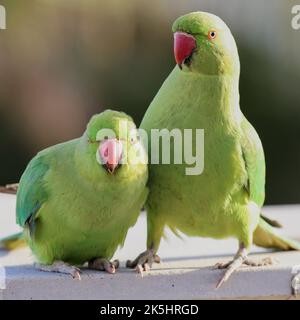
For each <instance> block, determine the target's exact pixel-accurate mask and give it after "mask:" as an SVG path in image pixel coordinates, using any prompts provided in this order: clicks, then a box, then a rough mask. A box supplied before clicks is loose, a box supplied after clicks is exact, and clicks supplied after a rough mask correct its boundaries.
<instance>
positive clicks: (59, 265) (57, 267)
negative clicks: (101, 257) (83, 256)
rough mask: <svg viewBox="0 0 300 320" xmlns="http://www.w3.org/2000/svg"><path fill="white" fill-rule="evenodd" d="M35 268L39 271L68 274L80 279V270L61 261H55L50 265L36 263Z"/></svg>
mask: <svg viewBox="0 0 300 320" xmlns="http://www.w3.org/2000/svg"><path fill="white" fill-rule="evenodd" d="M35 268H37V269H38V270H40V271H46V272H58V273H64V274H70V275H71V276H72V277H73V278H74V279H77V280H81V276H80V273H81V270H80V269H79V268H77V267H75V266H71V265H69V264H68V263H65V262H63V261H56V262H54V263H53V264H52V265H46V264H40V263H36V264H35Z"/></svg>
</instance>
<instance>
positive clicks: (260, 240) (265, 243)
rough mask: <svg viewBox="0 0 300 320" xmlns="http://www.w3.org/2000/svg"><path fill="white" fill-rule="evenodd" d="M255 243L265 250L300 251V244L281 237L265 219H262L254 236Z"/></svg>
mask: <svg viewBox="0 0 300 320" xmlns="http://www.w3.org/2000/svg"><path fill="white" fill-rule="evenodd" d="M253 242H254V244H256V245H257V246H260V247H264V248H274V249H281V250H300V242H298V241H296V240H292V239H289V238H287V237H284V236H282V235H279V234H278V233H277V232H276V230H275V229H274V228H273V227H272V226H271V225H270V224H268V223H267V222H266V221H265V220H264V218H260V220H259V224H258V227H257V228H256V230H255V231H254V234H253Z"/></svg>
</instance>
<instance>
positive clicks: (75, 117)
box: [0, 0, 300, 204]
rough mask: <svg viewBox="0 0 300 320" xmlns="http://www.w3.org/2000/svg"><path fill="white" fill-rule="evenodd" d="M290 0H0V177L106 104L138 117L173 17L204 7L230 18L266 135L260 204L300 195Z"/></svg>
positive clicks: (295, 42)
mask: <svg viewBox="0 0 300 320" xmlns="http://www.w3.org/2000/svg"><path fill="white" fill-rule="evenodd" d="M296 3H297V1H283V0H272V1H271V0H269V1H261V0H260V1H259V0H253V1H251V2H250V1H246V0H245V1H243V0H226V1H222V0H210V1H209V0H203V1H201V0H198V1H192V0H190V1H189V0H184V1H183V0H181V1H179V0H152V1H145V0H130V1H124V0H110V1H99V0H98V1H96V0H89V1H88V0H73V1H70V0H68V1H63V0H61V1H59V0H27V1H20V0H19V1H16V0H7V1H1V3H0V4H2V5H4V6H5V8H6V13H7V29H6V30H0V83H1V85H0V150H1V151H0V164H1V169H0V184H6V183H10V182H16V181H18V180H19V177H20V175H21V174H22V172H23V170H24V169H25V166H26V164H27V163H28V161H29V160H30V159H31V158H32V157H33V156H34V155H35V153H36V152H37V151H39V150H41V149H43V148H45V147H47V146H49V145H52V144H55V143H58V142H62V141H65V140H68V139H71V138H74V137H77V136H80V135H81V134H82V132H83V130H84V128H85V125H86V123H87V121H88V119H89V117H90V116H91V115H92V114H94V113H96V112H100V111H101V110H103V109H105V108H113V109H118V110H124V111H126V112H127V113H129V114H131V115H132V116H133V117H134V119H135V121H136V122H137V123H139V122H140V120H141V118H142V116H143V114H144V112H145V110H146V109H147V107H148V105H149V103H150V102H151V100H152V98H153V96H154V95H155V93H156V92H157V90H158V89H159V88H160V86H161V83H162V82H163V81H164V79H165V78H166V77H167V75H168V74H169V72H170V71H171V69H172V68H173V66H174V58H173V43H172V41H173V36H172V33H171V25H172V22H173V21H174V20H175V19H176V18H177V17H178V16H179V15H181V14H184V13H187V12H190V11H196V10H202V11H209V12H212V13H215V14H217V15H219V16H220V17H221V18H222V19H223V20H225V22H226V23H227V24H228V25H229V26H230V28H231V30H232V32H233V34H234V36H235V38H236V41H237V44H238V48H239V52H240V59H241V66H242V69H241V82H240V93H241V106H242V110H243V112H244V113H245V114H246V116H247V117H248V119H249V120H250V121H251V122H252V123H253V124H254V126H255V127H256V129H257V131H258V132H259V134H260V136H261V139H262V141H263V144H264V148H265V153H266V160H267V203H269V204H270V203H273V204H275V203H297V202H298V203H300V147H299V139H300V88H299V85H300V64H299V56H300V30H299V31H295V30H293V29H292V28H291V18H292V15H291V8H292V6H293V5H294V4H296Z"/></svg>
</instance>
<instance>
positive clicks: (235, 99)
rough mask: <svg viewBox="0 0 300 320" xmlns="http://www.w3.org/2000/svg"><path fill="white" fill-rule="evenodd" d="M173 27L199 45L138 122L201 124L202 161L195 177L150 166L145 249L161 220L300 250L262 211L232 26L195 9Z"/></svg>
mask: <svg viewBox="0 0 300 320" xmlns="http://www.w3.org/2000/svg"><path fill="white" fill-rule="evenodd" d="M211 30H214V31H216V34H217V36H216V38H215V39H213V40H210V39H208V34H209V32H210V31H211ZM177 31H180V32H185V33H188V34H190V35H192V36H194V38H195V39H196V42H197V47H196V49H195V50H194V52H193V54H192V56H191V57H190V58H189V61H188V63H185V64H184V65H183V66H182V70H180V68H178V67H177V66H176V67H175V68H174V70H173V71H172V72H171V74H170V75H169V76H168V78H167V79H166V80H165V82H164V84H163V85H162V87H161V88H160V90H159V92H158V93H157V95H156V96H155V98H154V100H153V101H152V103H151V105H150V106H149V108H148V110H147V112H146V114H145V116H144V118H143V121H142V123H141V128H143V129H145V130H146V131H147V132H148V133H149V136H150V131H151V129H164V128H167V129H169V130H172V129H175V128H179V129H182V130H183V129H197V128H198V129H204V130H205V149H204V158H205V164H204V171H203V173H202V174H201V175H196V176H191V175H190V176H187V175H186V174H185V168H186V164H182V165H175V164H171V165H150V168H149V173H150V175H149V188H150V194H149V197H148V200H147V204H146V207H147V215H148V248H154V250H155V251H157V249H158V246H159V243H160V239H161V237H162V235H163V229H164V226H169V227H170V228H171V229H172V230H180V231H181V232H184V233H185V234H187V235H189V236H201V237H212V238H219V239H222V238H227V237H233V238H236V239H238V240H239V242H240V243H243V244H244V245H245V247H246V248H249V246H250V245H251V244H252V243H253V242H254V243H256V244H258V245H260V246H264V247H275V248H280V249H284V250H285V249H300V245H299V244H298V243H296V242H294V241H291V240H289V239H286V238H283V237H280V236H278V235H276V233H275V232H274V229H273V228H272V227H271V226H270V225H269V224H268V223H267V222H265V221H264V220H263V219H262V218H260V214H261V207H262V206H263V203H264V198H265V194H264V190H265V159H264V152H263V148H262V144H261V142H260V139H259V136H258V134H257V133H256V131H255V129H254V128H253V127H252V125H251V124H250V123H249V122H248V121H247V119H246V118H245V117H244V115H243V114H242V112H241V110H240V106H239V73H240V64H239V56H238V51H237V48H236V44H235V41H234V38H233V37H232V35H231V32H230V30H229V29H228V27H227V26H226V25H225V23H224V22H223V21H222V20H221V19H220V18H218V17H216V16H214V15H212V14H208V13H203V12H195V13H191V14H187V15H185V16H182V17H180V18H178V19H177V20H176V21H175V23H174V25H173V32H177ZM171 142H173V141H172V140H171ZM148 145H149V146H150V145H151V144H150V143H149V144H148ZM194 147H195V145H194ZM173 150H174V146H173V145H172V144H171V151H173ZM171 155H172V152H171ZM253 235H254V238H253Z"/></svg>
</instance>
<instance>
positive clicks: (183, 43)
mask: <svg viewBox="0 0 300 320" xmlns="http://www.w3.org/2000/svg"><path fill="white" fill-rule="evenodd" d="M195 48H196V39H195V38H194V37H193V36H192V35H190V34H188V33H185V32H175V34H174V55H175V60H176V63H177V64H178V66H179V68H180V69H181V65H182V64H183V63H184V60H185V59H187V58H189V57H190V56H191V55H192V53H193V50H194V49H195Z"/></svg>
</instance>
